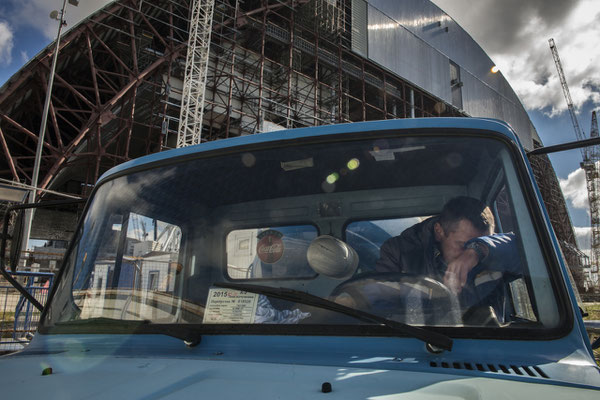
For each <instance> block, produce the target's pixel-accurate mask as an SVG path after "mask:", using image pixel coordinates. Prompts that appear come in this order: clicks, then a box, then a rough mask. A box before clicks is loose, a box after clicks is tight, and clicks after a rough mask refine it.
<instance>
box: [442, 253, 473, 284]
mask: <svg viewBox="0 0 600 400" xmlns="http://www.w3.org/2000/svg"><path fill="white" fill-rule="evenodd" d="M478 263H479V257H478V255H477V252H476V251H475V250H473V249H465V251H463V253H462V254H461V255H460V256H459V257H458V258H457V259H455V260H454V261H452V262H450V263H449V264H448V269H447V270H446V274H445V275H444V285H446V286H448V288H449V289H450V290H452V291H453V292H454V293H455V294H460V292H461V291H462V289H463V287H464V286H465V284H466V283H467V276H468V275H469V272H471V270H472V269H473V268H475V266H476V265H477V264H478Z"/></svg>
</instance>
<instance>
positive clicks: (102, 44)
mask: <svg viewBox="0 0 600 400" xmlns="http://www.w3.org/2000/svg"><path fill="white" fill-rule="evenodd" d="M89 30H90V32H91V33H92V35H94V38H95V39H96V40H97V41H98V43H100V45H101V46H102V47H103V48H104V49H105V50H106V51H107V52H108V54H110V55H111V56H112V57H113V58H114V59H115V61H117V62H118V63H119V65H121V66H122V67H123V68H124V69H125V70H126V71H127V72H128V73H129V75H130V76H134V75H135V74H134V72H133V71H132V70H131V69H129V67H128V66H127V64H125V62H123V60H121V59H120V58H119V57H118V56H117V55H116V54H115V52H114V51H112V50H111V49H110V47H108V46H107V45H106V43H104V41H103V40H102V39H100V37H99V36H98V35H97V34H96V32H94V30H93V29H92V28H91V27H90V28H89Z"/></svg>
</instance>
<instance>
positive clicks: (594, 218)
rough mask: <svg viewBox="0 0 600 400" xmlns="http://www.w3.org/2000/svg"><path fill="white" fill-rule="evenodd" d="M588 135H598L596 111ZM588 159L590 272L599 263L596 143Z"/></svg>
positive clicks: (599, 184)
mask: <svg viewBox="0 0 600 400" xmlns="http://www.w3.org/2000/svg"><path fill="white" fill-rule="evenodd" d="M590 137H592V138H594V137H598V119H597V118H596V111H593V112H592V127H591V129H590ZM588 154H589V160H588V162H587V163H586V162H584V163H582V164H584V165H585V166H584V170H585V177H586V182H587V188H588V199H589V202H590V217H591V218H590V219H591V227H592V241H591V247H592V257H591V267H592V273H597V272H598V264H599V263H600V210H599V204H598V203H599V200H600V199H598V193H599V191H600V174H599V171H598V161H599V160H600V151H599V148H598V145H595V146H592V147H591V149H590V151H589V153H588Z"/></svg>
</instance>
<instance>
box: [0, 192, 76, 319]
mask: <svg viewBox="0 0 600 400" xmlns="http://www.w3.org/2000/svg"><path fill="white" fill-rule="evenodd" d="M86 201H87V199H81V200H65V201H48V202H44V203H36V204H19V205H16V206H12V207H9V208H8V209H7V210H6V214H5V215H4V226H3V229H2V243H0V275H2V276H3V277H4V278H5V279H6V280H7V281H8V282H9V283H10V284H11V285H12V286H13V287H14V288H15V289H17V290H18V291H19V292H20V293H21V295H23V297H25V298H26V299H27V300H28V301H29V302H31V304H32V305H33V306H34V307H35V308H37V309H38V310H40V311H42V309H43V308H44V306H43V305H42V304H40V302H39V301H38V300H37V299H36V298H35V297H34V296H33V295H32V294H31V293H30V292H29V291H28V290H27V289H25V288H24V287H23V285H21V284H20V283H19V282H18V281H17V280H15V279H14V278H13V273H14V272H16V267H17V264H18V262H19V255H20V254H21V242H22V239H23V232H24V230H25V221H24V220H25V218H24V215H25V210H27V209H33V208H50V207H60V206H66V205H75V204H82V203H85V202H86ZM14 213H16V217H15V218H16V219H15V220H14V224H13V225H14V228H13V231H12V233H11V234H9V232H8V225H9V220H10V217H11V215H15V214H14ZM9 239H10V241H11V243H10V252H9V259H8V262H9V263H10V272H8V271H7V270H6V266H5V263H6V261H7V259H6V248H7V242H8V240H9Z"/></svg>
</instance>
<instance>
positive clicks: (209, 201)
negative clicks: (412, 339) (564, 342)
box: [46, 136, 559, 332]
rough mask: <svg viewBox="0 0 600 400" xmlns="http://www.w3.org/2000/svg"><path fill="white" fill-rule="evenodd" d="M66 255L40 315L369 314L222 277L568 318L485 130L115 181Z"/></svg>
mask: <svg viewBox="0 0 600 400" xmlns="http://www.w3.org/2000/svg"><path fill="white" fill-rule="evenodd" d="M457 199H458V200H457ZM460 199H462V200H460ZM465 199H466V200H465ZM455 203H456V204H455ZM69 260H70V261H69V263H68V264H67V266H66V269H65V270H64V273H63V276H62V281H61V285H62V288H63V289H64V288H68V289H66V290H59V291H57V294H56V295H55V298H54V299H53V301H52V303H51V305H50V310H51V312H50V313H49V314H48V315H49V316H50V317H49V318H50V319H49V320H48V321H46V324H50V325H52V324H53V323H54V322H59V321H70V320H84V319H92V318H110V319H117V320H118V319H122V320H148V321H151V322H154V323H194V324H202V323H203V324H211V325H214V324H217V325H219V324H241V325H244V324H264V325H266V324H284V325H297V326H298V329H303V327H305V326H307V325H340V326H342V325H343V326H348V325H356V326H364V325H365V324H366V323H365V321H360V320H357V319H356V318H351V317H349V316H348V315H341V314H340V313H336V312H335V311H333V310H331V309H323V308H320V307H319V306H318V305H316V304H312V305H306V304H303V303H302V302H301V301H300V300H298V301H293V299H289V298H286V299H281V298H274V297H272V296H269V295H265V294H258V293H248V292H244V291H243V290H236V289H218V288H216V287H215V285H214V284H215V283H216V282H227V281H235V282H239V283H244V282H250V283H253V282H257V281H258V283H259V284H260V285H262V286H266V287H272V288H288V289H293V290H295V291H299V292H305V293H308V294H311V295H313V296H318V297H320V298H323V299H328V300H332V301H334V302H336V303H338V304H340V305H343V306H346V307H350V308H353V309H355V310H360V311H363V312H366V313H370V314H374V315H376V316H379V317H381V318H386V319H390V320H392V321H397V322H402V323H407V324H412V325H418V326H443V327H472V326H476V327H485V328H494V329H497V330H499V331H500V332H501V331H503V330H507V331H509V330H510V329H511V328H512V327H518V328H523V327H532V328H533V327H535V328H540V327H548V328H554V327H556V324H557V323H558V321H559V318H558V312H557V309H558V308H557V304H556V300H555V296H554V293H553V292H552V289H550V288H551V285H549V284H548V279H549V278H548V271H547V267H546V264H545V260H544V258H543V257H542V253H541V250H540V248H539V245H538V240H537V239H536V232H535V230H534V228H533V225H532V223H531V216H530V215H529V214H528V212H527V206H526V204H525V201H524V198H523V195H522V193H521V188H520V184H519V180H518V178H517V174H516V172H515V167H514V165H513V160H512V158H511V156H510V154H509V152H508V150H507V149H506V148H505V145H504V144H503V143H502V142H499V141H496V140H492V139H484V138H461V137H449V136H445V137H440V138H435V137H424V138H416V137H409V138H393V137H390V138H379V139H375V140H371V139H369V140H362V141H349V142H342V143H335V144H312V145H295V146H289V147H282V148H278V149H271V150H260V151H253V152H252V153H249V152H242V153H234V154H229V155H220V156H216V157H209V158H203V159H200V158H199V159H196V160H191V161H190V160H188V161H184V162H174V163H173V164H171V165H167V166H161V167H157V168H153V169H148V170H145V171H142V172H136V173H132V174H129V175H127V174H126V175H122V176H120V177H118V178H115V179H113V180H110V181H107V182H105V183H104V184H102V185H101V186H100V187H99V188H98V189H97V192H96V194H95V196H94V199H93V201H92V203H91V205H90V208H89V210H88V213H87V215H86V217H85V220H84V225H83V227H82V228H81V229H80V232H79V233H78V235H77V237H76V245H75V246H74V250H73V253H72V254H71V255H70V257H69Z"/></svg>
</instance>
